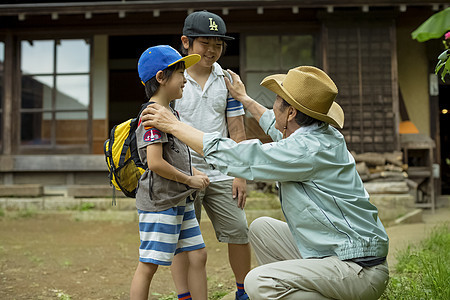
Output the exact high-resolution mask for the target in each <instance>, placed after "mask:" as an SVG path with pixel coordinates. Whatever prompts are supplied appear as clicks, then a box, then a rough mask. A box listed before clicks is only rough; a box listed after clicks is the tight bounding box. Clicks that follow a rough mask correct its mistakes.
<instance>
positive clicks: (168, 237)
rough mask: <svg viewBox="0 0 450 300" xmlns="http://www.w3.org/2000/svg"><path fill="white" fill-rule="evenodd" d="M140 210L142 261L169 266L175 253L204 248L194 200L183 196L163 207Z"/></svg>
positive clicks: (140, 253) (140, 255)
mask: <svg viewBox="0 0 450 300" xmlns="http://www.w3.org/2000/svg"><path fill="white" fill-rule="evenodd" d="M138 213H139V234H140V238H141V246H140V247H139V261H141V262H144V263H152V264H156V265H163V266H169V265H171V264H172V259H173V257H174V255H175V254H177V253H180V252H183V251H193V250H197V249H201V248H205V243H204V242H203V237H202V234H201V232H200V227H199V225H198V222H197V219H196V217H195V211H194V203H193V202H192V201H190V202H188V203H186V200H184V201H182V202H180V204H179V205H178V206H175V207H172V208H169V209H167V210H164V211H158V212H148V211H142V210H138Z"/></svg>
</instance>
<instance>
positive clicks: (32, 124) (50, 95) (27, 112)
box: [20, 39, 92, 151]
mask: <svg viewBox="0 0 450 300" xmlns="http://www.w3.org/2000/svg"><path fill="white" fill-rule="evenodd" d="M21 72H22V89H21V107H20V146H21V149H24V148H29V147H33V148H36V147H43V148H46V149H48V148H51V149H62V148H84V149H85V150H87V151H89V147H90V146H89V144H90V143H91V138H89V137H90V136H91V135H92V133H91V132H92V126H91V125H90V124H91V123H92V120H91V119H92V117H91V97H90V94H91V93H90V90H91V89H90V79H91V76H90V43H89V41H86V40H84V39H61V40H32V41H28V40H23V41H22V42H21Z"/></svg>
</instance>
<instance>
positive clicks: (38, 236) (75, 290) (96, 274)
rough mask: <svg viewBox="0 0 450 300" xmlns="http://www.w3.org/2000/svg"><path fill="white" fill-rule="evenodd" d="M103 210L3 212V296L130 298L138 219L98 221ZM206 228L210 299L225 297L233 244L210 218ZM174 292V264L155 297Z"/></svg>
mask: <svg viewBox="0 0 450 300" xmlns="http://www.w3.org/2000/svg"><path fill="white" fill-rule="evenodd" d="M102 213H103V214H105V212H94V211H87V212H77V211H72V212H71V211H65V212H53V213H49V212H39V213H23V212H22V213H19V212H15V213H12V212H7V213H5V215H4V216H0V299H8V300H9V299H86V300H87V299H128V295H129V288H130V283H131V279H132V277H133V274H134V271H135V268H136V265H137V262H138V248H139V232H138V223H137V220H136V218H135V217H133V215H132V214H133V213H132V212H123V214H124V216H123V217H122V219H123V220H116V217H114V219H115V220H103V221H98V220H93V219H98V218H97V217H95V216H91V215H93V214H97V216H98V214H102ZM120 213H121V212H117V214H120ZM130 216H131V217H130ZM201 230H202V233H203V236H204V239H205V243H206V245H207V250H208V262H207V274H208V289H209V297H210V299H220V296H219V295H224V294H226V293H227V292H230V291H232V290H234V288H235V287H234V286H235V284H234V277H233V275H232V272H231V269H230V267H229V264H228V259H227V248H226V247H227V246H226V245H225V244H221V243H218V242H217V241H216V239H215V236H214V231H213V229H212V226H211V225H210V222H209V221H207V220H205V221H202V223H201ZM174 290H175V288H174V285H173V283H172V278H171V275H170V271H169V268H168V267H160V268H159V270H158V271H157V273H156V275H155V277H154V279H153V282H152V285H151V291H150V292H151V293H152V295H151V296H150V298H149V299H165V296H167V295H169V294H171V293H174V292H173V291H174ZM67 296H70V298H69V297H67Z"/></svg>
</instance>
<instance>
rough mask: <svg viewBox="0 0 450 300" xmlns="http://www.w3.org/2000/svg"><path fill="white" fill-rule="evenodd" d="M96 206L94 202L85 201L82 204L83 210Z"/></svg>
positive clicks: (81, 208)
mask: <svg viewBox="0 0 450 300" xmlns="http://www.w3.org/2000/svg"><path fill="white" fill-rule="evenodd" d="M94 208H95V204H94V203H92V202H83V203H82V204H81V206H80V210H81V211H88V210H91V209H94Z"/></svg>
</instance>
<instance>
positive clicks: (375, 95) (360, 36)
mask: <svg viewBox="0 0 450 300" xmlns="http://www.w3.org/2000/svg"><path fill="white" fill-rule="evenodd" d="M326 35H327V40H326V60H327V62H326V65H327V69H328V70H327V71H328V74H329V75H330V76H331V78H333V80H334V81H335V82H336V85H337V86H338V89H339V95H338V97H337V99H336V101H337V102H338V103H339V104H340V105H341V106H342V108H343V110H344V113H345V117H346V118H345V124H344V129H343V130H342V133H343V134H344V135H345V137H346V141H347V144H348V148H349V149H350V150H353V151H356V152H358V153H361V152H368V151H373V152H391V151H394V150H398V141H397V129H396V128H397V127H398V121H397V116H396V113H395V110H394V107H395V105H396V102H397V101H398V100H397V99H396V98H397V97H396V96H397V95H396V94H395V92H394V89H393V84H394V83H395V82H396V79H395V78H393V75H392V67H393V65H392V56H393V55H395V48H393V47H394V46H393V45H395V40H394V41H393V37H392V36H391V25H390V24H389V23H386V24H383V25H380V24H378V26H373V25H372V26H368V25H367V26H364V25H361V26H359V27H354V26H346V25H336V24H335V25H334V26H328V27H327V28H326Z"/></svg>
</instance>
